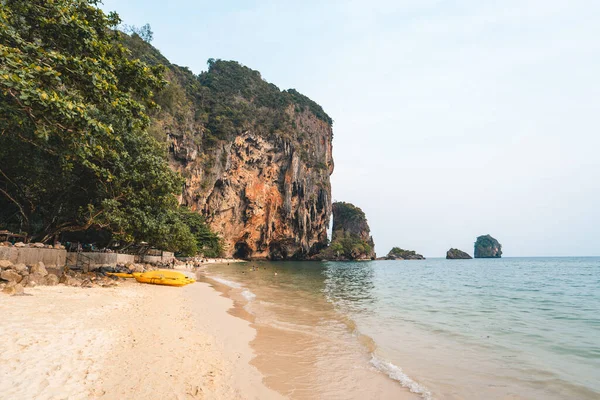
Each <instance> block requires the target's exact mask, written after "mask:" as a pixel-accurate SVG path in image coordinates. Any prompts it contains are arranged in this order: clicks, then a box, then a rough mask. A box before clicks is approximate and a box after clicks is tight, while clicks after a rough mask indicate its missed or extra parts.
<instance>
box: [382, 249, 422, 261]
mask: <svg viewBox="0 0 600 400" xmlns="http://www.w3.org/2000/svg"><path fill="white" fill-rule="evenodd" d="M424 259H425V257H423V256H422V255H421V254H417V252H415V251H414V250H404V249H401V248H400V247H394V248H392V249H391V250H390V252H389V253H388V254H387V256H385V257H384V260H424Z"/></svg>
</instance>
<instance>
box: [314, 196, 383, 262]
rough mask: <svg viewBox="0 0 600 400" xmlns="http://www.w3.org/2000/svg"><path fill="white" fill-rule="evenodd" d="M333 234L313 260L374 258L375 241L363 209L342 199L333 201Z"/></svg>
mask: <svg viewBox="0 0 600 400" xmlns="http://www.w3.org/2000/svg"><path fill="white" fill-rule="evenodd" d="M332 211H333V234H332V238H331V243H330V244H329V246H328V247H327V248H325V249H324V250H322V251H321V252H320V253H319V254H317V255H316V256H315V257H313V259H314V260H330V261H346V260H373V259H375V243H374V242H373V237H372V236H371V230H370V229H369V224H368V223H367V217H366V216H365V213H364V212H363V210H361V209H360V208H359V207H356V206H355V205H353V204H350V203H345V202H342V201H339V202H336V203H333V205H332Z"/></svg>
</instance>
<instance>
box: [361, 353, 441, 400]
mask: <svg viewBox="0 0 600 400" xmlns="http://www.w3.org/2000/svg"><path fill="white" fill-rule="evenodd" d="M371 364H372V365H373V366H374V367H375V368H377V369H378V370H379V371H381V372H383V373H384V374H386V375H387V376H389V377H390V378H392V379H393V380H395V381H398V382H400V384H402V386H404V387H405V388H407V389H408V390H410V391H411V392H413V393H417V394H419V395H421V397H423V398H424V399H425V400H432V397H431V392H429V390H427V389H425V388H424V387H423V386H421V385H419V384H418V383H417V382H415V381H413V380H412V379H410V378H409V377H408V375H406V374H405V373H404V372H403V371H402V369H401V368H400V367H398V366H396V365H394V364H392V363H391V362H387V361H384V360H381V359H379V358H377V356H375V355H373V357H372V358H371Z"/></svg>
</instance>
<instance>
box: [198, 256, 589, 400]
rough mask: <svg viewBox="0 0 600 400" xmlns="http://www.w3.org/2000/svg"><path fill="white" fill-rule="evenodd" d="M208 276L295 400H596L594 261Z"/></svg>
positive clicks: (265, 267) (353, 266)
mask: <svg viewBox="0 0 600 400" xmlns="http://www.w3.org/2000/svg"><path fill="white" fill-rule="evenodd" d="M252 267H254V270H253V268H252ZM207 274H208V277H209V278H210V279H213V280H216V282H218V283H217V285H219V286H221V290H222V291H223V292H225V293H226V294H227V295H228V296H230V297H232V298H233V299H234V300H235V301H236V304H238V308H239V310H240V311H241V312H239V313H238V315H239V316H241V317H244V318H247V319H249V320H251V321H252V323H253V324H254V327H255V328H256V330H257V338H256V339H255V341H254V342H253V347H254V348H255V351H256V353H257V357H256V359H255V362H254V364H255V366H257V368H258V369H259V370H260V371H261V372H262V373H263V374H264V375H265V377H266V378H265V380H266V382H267V384H269V385H270V386H272V387H274V388H276V389H278V390H279V391H280V392H282V393H283V394H285V395H288V396H290V397H291V398H310V397H311V396H314V395H317V394H318V395H320V396H323V395H325V396H330V397H336V396H337V397H340V396H341V397H344V398H348V395H349V393H350V396H351V398H360V397H361V396H364V395H365V393H368V391H369V390H375V389H374V387H375V386H377V385H378V387H379V388H381V387H383V388H384V389H379V390H380V392H378V394H377V395H376V396H375V397H377V398H393V397H394V396H396V395H399V393H400V392H399V390H403V391H405V392H409V391H410V392H412V393H413V394H414V395H415V396H418V397H421V398H424V399H440V398H443V399H470V398H486V399H506V398H511V399H564V398H577V399H597V398H598V397H599V396H600V383H598V381H597V379H596V378H597V376H598V375H599V374H600V257H594V256H589V257H503V258H498V259H473V260H446V259H443V258H428V259H427V260H422V261H384V260H380V261H362V262H317V263H315V262H249V263H243V264H238V265H215V266H211V267H209V269H208V273H207ZM278 343H281V346H280V347H278ZM286 343H287V345H284V344H286ZM290 343H301V345H300V346H299V347H296V346H294V345H290ZM274 349H277V351H276V354H273V353H274V352H273V350H274ZM293 354H294V355H295V356H294V357H291V355H293ZM290 360H291V361H290ZM298 365H302V366H303V367H302V368H299V367H298ZM374 373H376V374H374ZM342 376H346V377H349V378H348V379H344V378H342ZM284 378H285V379H284ZM381 378H385V379H386V380H388V381H389V382H393V383H394V385H395V386H393V385H392V386H389V385H387V384H385V385H384V384H383V383H382V381H381V380H380V379H381ZM284 380H286V381H287V382H288V383H286V384H282V382H283V381H284ZM374 381H376V382H379V383H378V384H377V385H375V384H373V383H371V382H374ZM299 382H301V384H300V383H299ZM333 382H341V383H333ZM363 389H364V390H366V392H364V391H362V390H363ZM397 390H398V391H397Z"/></svg>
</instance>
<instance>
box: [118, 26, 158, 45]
mask: <svg viewBox="0 0 600 400" xmlns="http://www.w3.org/2000/svg"><path fill="white" fill-rule="evenodd" d="M121 30H122V31H123V32H125V33H128V34H130V35H137V36H139V37H140V39H142V40H143V41H144V42H146V43H151V42H152V40H153V39H154V32H152V28H151V27H150V24H145V25H143V26H140V27H137V26H135V25H126V24H124V25H121Z"/></svg>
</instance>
